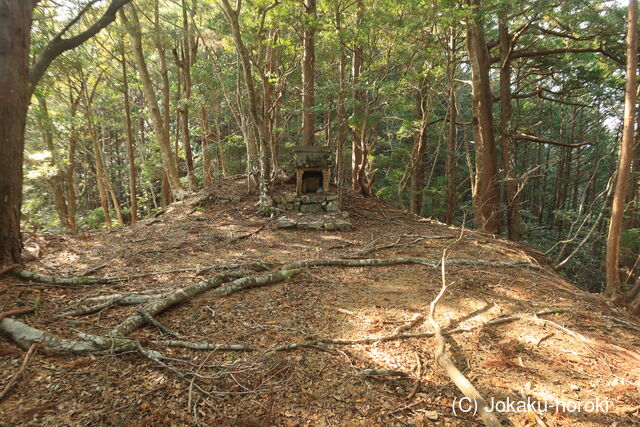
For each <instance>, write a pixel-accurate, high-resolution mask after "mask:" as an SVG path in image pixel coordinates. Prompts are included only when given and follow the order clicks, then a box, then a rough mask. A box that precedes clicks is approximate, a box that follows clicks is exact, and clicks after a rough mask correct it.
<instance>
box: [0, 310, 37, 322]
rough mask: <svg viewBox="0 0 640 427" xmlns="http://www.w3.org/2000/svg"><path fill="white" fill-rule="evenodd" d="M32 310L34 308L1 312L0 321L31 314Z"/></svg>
mask: <svg viewBox="0 0 640 427" xmlns="http://www.w3.org/2000/svg"><path fill="white" fill-rule="evenodd" d="M34 309H35V308H34V307H29V308H18V309H15V310H9V311H3V312H2V313H0V320H2V319H4V318H5V317H9V316H17V315H19V314H27V313H31V312H32V311H33V310H34Z"/></svg>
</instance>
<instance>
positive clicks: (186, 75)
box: [178, 0, 198, 191]
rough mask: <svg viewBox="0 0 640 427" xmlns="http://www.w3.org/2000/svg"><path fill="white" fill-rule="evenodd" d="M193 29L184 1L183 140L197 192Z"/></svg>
mask: <svg viewBox="0 0 640 427" xmlns="http://www.w3.org/2000/svg"><path fill="white" fill-rule="evenodd" d="M190 33H191V29H190V27H189V19H188V14H187V2H186V0H182V61H181V62H180V63H179V64H178V65H180V68H181V70H182V82H183V84H184V99H183V102H182V103H181V109H182V140H183V144H184V154H185V158H186V161H187V176H188V178H189V185H190V187H191V190H192V191H193V190H195V189H196V187H197V185H198V183H197V181H196V176H195V175H194V173H193V170H194V168H193V150H192V149H191V139H190V132H189V102H190V100H191V66H192V65H193V63H194V62H195V58H192V55H195V53H196V52H195V51H194V49H195V48H196V47H195V46H192V45H191V42H192V41H193V38H192V37H190Z"/></svg>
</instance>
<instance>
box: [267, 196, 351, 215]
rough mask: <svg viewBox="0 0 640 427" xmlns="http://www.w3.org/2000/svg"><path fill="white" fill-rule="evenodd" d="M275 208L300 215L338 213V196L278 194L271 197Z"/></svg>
mask: <svg viewBox="0 0 640 427" xmlns="http://www.w3.org/2000/svg"><path fill="white" fill-rule="evenodd" d="M272 199H273V204H274V206H275V207H276V208H278V209H280V210H283V211H295V212H302V213H318V214H319V213H323V212H330V213H338V212H340V209H339V207H338V196H337V195H336V194H331V193H326V194H325V193H319V194H304V195H302V196H297V195H295V194H280V195H274V196H273V197H272Z"/></svg>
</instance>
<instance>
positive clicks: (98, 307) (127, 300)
mask: <svg viewBox="0 0 640 427" xmlns="http://www.w3.org/2000/svg"><path fill="white" fill-rule="evenodd" d="M160 296H161V295H133V294H129V295H127V294H116V295H113V296H109V297H106V298H104V297H101V298H100V299H99V300H102V301H103V302H100V303H98V304H94V305H90V306H86V307H80V308H77V309H75V310H70V311H66V312H64V313H61V314H59V315H57V316H55V317H54V318H53V320H57V319H61V318H63V317H68V316H85V315H87V314H92V313H96V312H98V311H102V310H104V309H106V308H109V307H113V306H116V305H135V304H143V303H145V302H148V301H151V300H154V299H157V298H158V297H160Z"/></svg>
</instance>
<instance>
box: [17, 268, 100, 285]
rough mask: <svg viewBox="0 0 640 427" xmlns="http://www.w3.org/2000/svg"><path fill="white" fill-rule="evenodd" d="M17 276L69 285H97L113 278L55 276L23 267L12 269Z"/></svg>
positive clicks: (53, 283)
mask: <svg viewBox="0 0 640 427" xmlns="http://www.w3.org/2000/svg"><path fill="white" fill-rule="evenodd" d="M12 272H13V274H15V275H16V276H19V277H22V278H24V279H29V280H34V281H36V282H42V283H50V284H52V285H67V286H87V285H95V284H98V283H109V282H110V281H111V280H110V279H107V278H105V277H82V276H78V277H53V276H47V275H46V274H39V273H34V272H32V271H28V270H23V269H22V268H16V269H15V270H13V271H12Z"/></svg>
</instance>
